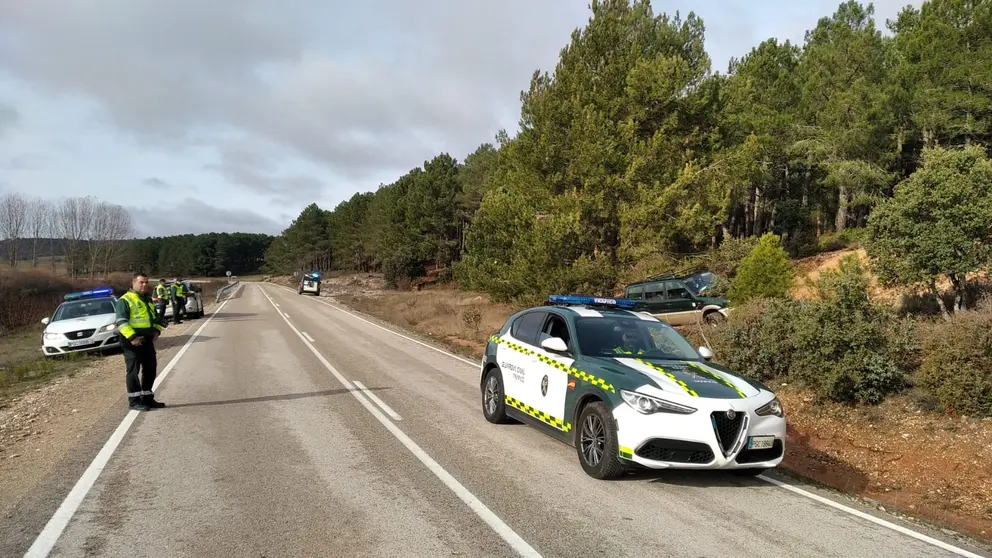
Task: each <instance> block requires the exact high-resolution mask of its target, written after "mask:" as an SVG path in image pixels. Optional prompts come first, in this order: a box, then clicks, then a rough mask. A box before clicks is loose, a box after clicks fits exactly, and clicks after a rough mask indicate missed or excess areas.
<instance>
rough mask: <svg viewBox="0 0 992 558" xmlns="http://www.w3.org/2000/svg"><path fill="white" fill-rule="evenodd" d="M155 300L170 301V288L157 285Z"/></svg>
mask: <svg viewBox="0 0 992 558" xmlns="http://www.w3.org/2000/svg"><path fill="white" fill-rule="evenodd" d="M155 298H157V299H159V300H169V287H166V286H165V285H161V284H160V285H155Z"/></svg>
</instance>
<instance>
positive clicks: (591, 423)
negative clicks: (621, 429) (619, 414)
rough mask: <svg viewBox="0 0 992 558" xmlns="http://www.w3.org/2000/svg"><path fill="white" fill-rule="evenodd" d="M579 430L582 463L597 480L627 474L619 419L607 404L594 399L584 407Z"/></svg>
mask: <svg viewBox="0 0 992 558" xmlns="http://www.w3.org/2000/svg"><path fill="white" fill-rule="evenodd" d="M578 430H579V431H578V432H577V433H576V440H575V442H576V443H575V450H576V451H577V452H578V454H579V464H581V465H582V470H584V471H585V472H586V474H587V475H589V476H590V477H593V478H595V479H611V478H615V477H617V476H619V475H620V474H621V473H623V471H624V465H623V463H622V462H621V461H620V444H619V442H618V441H617V425H616V421H614V420H613V414H612V413H610V411H609V409H607V408H606V405H605V404H603V403H602V402H601V401H594V402H592V403H590V404H588V405H586V406H585V407H583V408H582V413H581V414H580V415H579V429H578Z"/></svg>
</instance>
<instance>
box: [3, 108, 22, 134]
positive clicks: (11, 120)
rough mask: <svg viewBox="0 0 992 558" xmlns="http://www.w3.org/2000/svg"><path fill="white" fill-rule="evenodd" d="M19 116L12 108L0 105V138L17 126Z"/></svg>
mask: <svg viewBox="0 0 992 558" xmlns="http://www.w3.org/2000/svg"><path fill="white" fill-rule="evenodd" d="M20 119H21V114H20V113H19V112H18V111H17V109H15V108H14V107H11V106H8V105H5V104H3V103H0V138H2V137H3V136H4V135H5V134H6V133H7V131H8V130H10V129H11V128H13V127H14V126H16V125H17V123H18V121H20Z"/></svg>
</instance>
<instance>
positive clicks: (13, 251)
mask: <svg viewBox="0 0 992 558" xmlns="http://www.w3.org/2000/svg"><path fill="white" fill-rule="evenodd" d="M27 216H28V200H27V198H25V197H24V196H22V195H21V194H17V193H10V194H6V195H5V196H4V197H3V198H0V235H2V236H3V238H5V239H7V261H8V262H10V265H11V267H16V266H17V245H18V241H19V240H20V239H21V238H22V235H23V234H24V227H25V225H26V224H27Z"/></svg>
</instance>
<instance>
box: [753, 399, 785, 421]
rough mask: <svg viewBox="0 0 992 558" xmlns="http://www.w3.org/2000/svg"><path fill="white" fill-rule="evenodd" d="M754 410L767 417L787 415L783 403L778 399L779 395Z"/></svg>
mask: <svg viewBox="0 0 992 558" xmlns="http://www.w3.org/2000/svg"><path fill="white" fill-rule="evenodd" d="M754 412H755V414H757V415H760V416H763V417H767V416H776V417H782V416H784V415H785V412H784V411H783V410H782V403H781V402H780V401H779V400H778V397H776V398H775V399H772V400H771V401H769V402H768V403H765V404H764V405H762V406H761V407H758V409H757V410H756V411H754Z"/></svg>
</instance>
